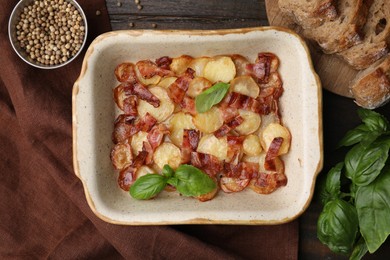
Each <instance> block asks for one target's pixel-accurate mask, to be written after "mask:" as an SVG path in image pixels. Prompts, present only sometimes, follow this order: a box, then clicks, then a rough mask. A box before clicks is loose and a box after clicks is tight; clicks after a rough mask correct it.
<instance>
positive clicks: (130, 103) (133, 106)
mask: <svg viewBox="0 0 390 260" xmlns="http://www.w3.org/2000/svg"><path fill="white" fill-rule="evenodd" d="M137 103H138V98H137V96H136V95H130V96H128V97H127V98H125V99H124V100H123V112H125V114H126V115H130V116H137V115H138V110H137Z"/></svg>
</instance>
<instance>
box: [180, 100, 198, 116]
mask: <svg viewBox="0 0 390 260" xmlns="http://www.w3.org/2000/svg"><path fill="white" fill-rule="evenodd" d="M180 107H181V109H182V111H183V112H187V113H190V114H191V115H193V116H195V115H196V114H197V112H196V107H195V100H194V99H192V98H190V97H187V96H184V98H183V100H182V101H181V102H180Z"/></svg>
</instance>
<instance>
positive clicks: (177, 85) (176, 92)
mask: <svg viewBox="0 0 390 260" xmlns="http://www.w3.org/2000/svg"><path fill="white" fill-rule="evenodd" d="M194 73H195V71H194V70H193V69H191V68H188V69H187V70H186V72H185V73H184V74H183V75H182V76H180V77H179V78H177V79H176V80H175V82H173V83H172V84H171V85H170V86H169V88H168V90H169V91H168V94H169V97H170V98H171V99H172V101H173V102H175V103H176V104H180V103H181V102H182V101H183V99H184V96H185V94H186V91H187V90H188V87H189V85H190V82H191V80H192V79H193V78H194Z"/></svg>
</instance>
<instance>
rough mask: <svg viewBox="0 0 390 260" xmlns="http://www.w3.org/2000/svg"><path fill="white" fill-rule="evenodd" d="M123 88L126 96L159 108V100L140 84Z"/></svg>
mask: <svg viewBox="0 0 390 260" xmlns="http://www.w3.org/2000/svg"><path fill="white" fill-rule="evenodd" d="M124 88H125V92H126V95H136V96H137V97H138V98H140V99H142V100H145V101H146V102H148V103H149V104H151V105H152V106H154V107H159V106H160V100H159V99H158V98H157V97H156V96H155V95H153V94H152V92H150V91H149V90H148V89H147V88H146V87H145V86H144V85H142V84H141V83H138V82H137V83H134V84H127V85H126V86H125V87H124Z"/></svg>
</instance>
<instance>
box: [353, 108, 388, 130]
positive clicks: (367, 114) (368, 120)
mask: <svg viewBox="0 0 390 260" xmlns="http://www.w3.org/2000/svg"><path fill="white" fill-rule="evenodd" d="M358 114H359V117H360V118H361V119H362V121H363V122H364V124H365V125H366V126H367V127H368V128H369V130H371V131H377V132H380V133H384V132H386V131H387V130H388V129H389V128H390V124H389V121H388V120H387V119H386V118H385V117H384V116H383V115H381V114H379V113H377V112H375V111H372V110H368V109H359V110H358Z"/></svg>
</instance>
